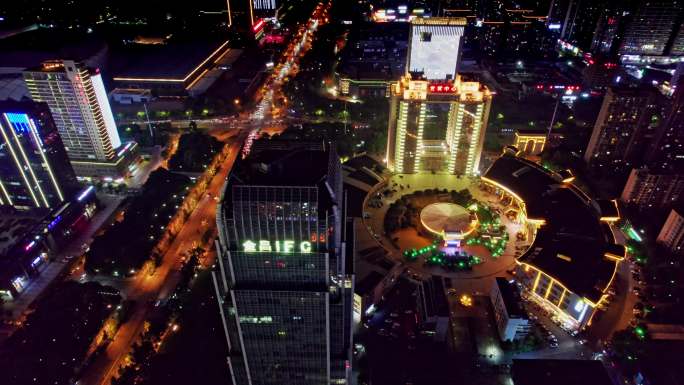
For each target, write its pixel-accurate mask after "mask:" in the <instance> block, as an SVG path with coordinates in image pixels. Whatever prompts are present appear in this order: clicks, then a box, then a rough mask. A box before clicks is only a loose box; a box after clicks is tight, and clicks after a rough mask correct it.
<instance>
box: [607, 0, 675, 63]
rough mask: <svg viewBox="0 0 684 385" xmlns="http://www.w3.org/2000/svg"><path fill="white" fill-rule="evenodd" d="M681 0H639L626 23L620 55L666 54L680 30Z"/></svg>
mask: <svg viewBox="0 0 684 385" xmlns="http://www.w3.org/2000/svg"><path fill="white" fill-rule="evenodd" d="M681 12H682V4H681V0H642V1H641V2H640V4H639V6H638V7H637V10H636V13H635V14H634V16H633V17H632V21H631V22H630V23H629V25H628V26H627V29H626V31H625V36H624V38H623V40H622V46H621V47H620V54H621V55H652V56H659V55H666V54H667V53H668V52H667V51H668V48H669V44H671V43H670V42H671V38H672V37H673V35H675V34H677V32H679V23H680V21H681V20H680V15H681Z"/></svg>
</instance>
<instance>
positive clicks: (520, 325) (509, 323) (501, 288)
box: [489, 277, 532, 341]
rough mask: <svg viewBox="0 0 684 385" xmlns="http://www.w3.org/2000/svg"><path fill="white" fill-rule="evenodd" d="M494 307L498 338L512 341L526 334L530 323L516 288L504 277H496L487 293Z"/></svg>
mask: <svg viewBox="0 0 684 385" xmlns="http://www.w3.org/2000/svg"><path fill="white" fill-rule="evenodd" d="M489 298H490V299H491V301H492V306H493V307H494V319H495V320H496V327H497V331H498V332H499V338H501V340H502V341H513V340H517V339H520V338H523V337H525V336H526V335H527V333H528V332H529V330H530V328H531V327H532V325H531V324H530V321H529V319H528V318H527V314H526V313H525V310H524V308H523V306H522V300H521V298H520V293H518V288H517V287H515V285H513V284H512V283H510V282H508V281H507V280H506V279H505V278H502V277H497V278H496V280H494V285H493V286H492V292H491V293H490V295H489Z"/></svg>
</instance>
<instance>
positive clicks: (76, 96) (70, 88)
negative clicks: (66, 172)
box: [24, 60, 121, 171]
mask: <svg viewBox="0 0 684 385" xmlns="http://www.w3.org/2000/svg"><path fill="white" fill-rule="evenodd" d="M24 80H25V82H26V86H27V88H28V90H29V93H30V94H31V98H32V99H33V100H34V101H37V102H45V103H47V104H48V106H49V107H50V111H51V112H52V116H53V118H54V121H55V124H56V126H57V129H58V130H59V135H60V137H61V138H62V141H63V142H64V147H65V148H66V150H67V154H68V156H69V159H71V160H72V161H76V160H90V161H100V162H109V161H112V160H114V159H115V157H116V149H117V148H118V147H120V145H121V139H120V138H119V133H118V131H117V128H116V124H115V122H114V117H113V115H112V111H111V108H110V106H109V101H108V99H107V93H106V90H105V89H104V84H103V83H102V77H101V75H100V73H99V72H98V71H91V70H89V69H87V68H86V67H85V66H83V65H82V64H81V63H77V62H74V61H70V60H64V61H54V62H46V63H44V64H43V66H42V67H41V68H38V69H32V70H27V71H25V72H24ZM77 171H78V170H77Z"/></svg>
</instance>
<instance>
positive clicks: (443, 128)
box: [387, 76, 492, 175]
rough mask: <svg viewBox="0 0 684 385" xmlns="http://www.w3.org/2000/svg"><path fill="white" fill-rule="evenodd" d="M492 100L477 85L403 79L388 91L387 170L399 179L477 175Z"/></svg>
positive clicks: (455, 81)
mask: <svg viewBox="0 0 684 385" xmlns="http://www.w3.org/2000/svg"><path fill="white" fill-rule="evenodd" d="M491 102H492V94H491V92H490V91H489V90H488V89H487V87H485V86H484V85H483V84H480V83H479V82H469V81H463V80H462V79H461V77H460V76H457V77H456V79H455V80H454V81H446V80H445V81H442V82H439V83H437V82H430V81H428V80H414V79H411V77H410V76H406V77H404V78H403V79H401V80H400V81H398V82H397V83H395V84H393V85H392V89H391V96H390V119H389V127H388V133H387V164H388V166H389V168H390V169H391V170H392V171H394V172H397V173H402V174H413V173H420V172H433V171H434V172H437V173H446V174H457V175H475V174H477V173H478V172H479V165H480V155H481V153H482V145H483V143H484V135H485V130H486V128H487V119H488V118H489V110H490V107H491Z"/></svg>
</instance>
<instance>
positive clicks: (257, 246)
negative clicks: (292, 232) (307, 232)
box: [242, 239, 311, 254]
mask: <svg viewBox="0 0 684 385" xmlns="http://www.w3.org/2000/svg"><path fill="white" fill-rule="evenodd" d="M242 250H243V251H244V252H245V253H272V252H276V253H295V252H298V253H303V254H308V253H310V252H311V242H309V241H302V242H299V244H296V243H295V241H293V240H284V241H269V240H265V239H260V240H259V241H258V242H254V241H251V240H247V241H244V242H243V243H242Z"/></svg>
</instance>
